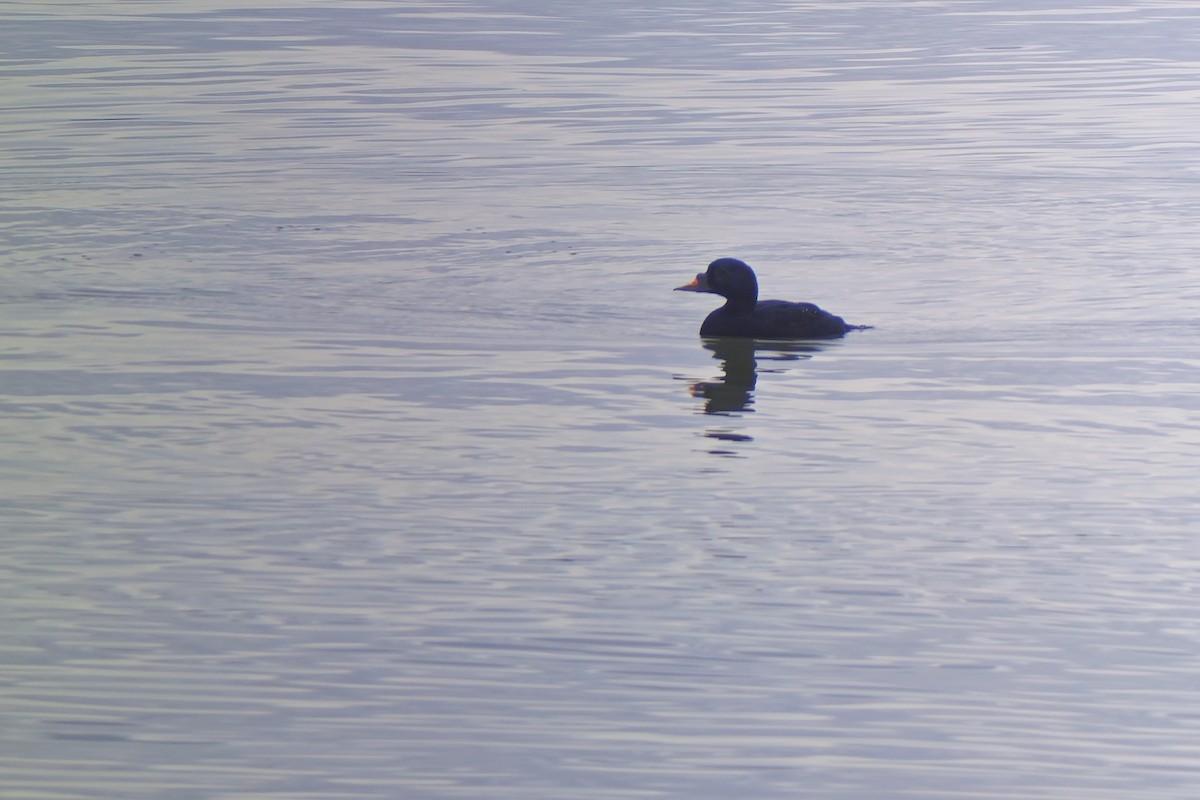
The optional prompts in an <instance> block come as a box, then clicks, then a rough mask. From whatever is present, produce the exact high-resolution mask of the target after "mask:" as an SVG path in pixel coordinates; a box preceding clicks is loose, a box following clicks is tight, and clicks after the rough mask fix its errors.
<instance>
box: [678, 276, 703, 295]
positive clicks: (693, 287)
mask: <svg viewBox="0 0 1200 800" xmlns="http://www.w3.org/2000/svg"><path fill="white" fill-rule="evenodd" d="M675 291H677V292H707V291H710V289H709V288H708V276H707V275H705V274H704V273H703V272H701V273H700V274H699V275H697V276H696V277H695V279H694V280H693V281H692V282H691V283H685V284H684V285H683V286H676V287H675Z"/></svg>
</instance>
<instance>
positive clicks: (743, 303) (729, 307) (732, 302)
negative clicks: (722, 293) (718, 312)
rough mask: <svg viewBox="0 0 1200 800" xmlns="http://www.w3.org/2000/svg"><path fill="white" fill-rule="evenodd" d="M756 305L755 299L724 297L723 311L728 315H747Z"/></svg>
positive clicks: (756, 299)
mask: <svg viewBox="0 0 1200 800" xmlns="http://www.w3.org/2000/svg"><path fill="white" fill-rule="evenodd" d="M757 305H758V298H757V297H726V298H725V310H726V311H727V312H729V313H730V314H749V313H750V312H752V311H754V307H755V306H757Z"/></svg>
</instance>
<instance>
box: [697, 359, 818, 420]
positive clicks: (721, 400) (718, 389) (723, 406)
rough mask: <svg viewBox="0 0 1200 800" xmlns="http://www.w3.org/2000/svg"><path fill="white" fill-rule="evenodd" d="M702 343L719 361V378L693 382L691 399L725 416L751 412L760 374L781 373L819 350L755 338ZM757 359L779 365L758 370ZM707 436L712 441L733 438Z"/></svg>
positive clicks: (709, 410) (711, 411)
mask: <svg viewBox="0 0 1200 800" xmlns="http://www.w3.org/2000/svg"><path fill="white" fill-rule="evenodd" d="M703 344H704V349H706V350H709V351H711V352H712V354H713V358H715V359H717V360H718V361H720V362H721V377H720V378H718V379H716V380H711V381H700V382H699V383H693V384H692V387H691V391H692V396H693V397H701V398H704V413H705V414H725V415H729V414H738V413H750V412H753V411H754V409H753V408H752V406H753V405H754V387H755V386H756V385H757V384H758V375H759V373H760V372H763V373H771V372H784V371H786V370H787V369H788V367H789V366H790V365H789V364H788V363H787V362H794V361H802V360H806V359H809V358H812V355H813V353H816V352H819V351H820V350H821V349H822V346H821V345H818V344H813V343H811V342H805V343H801V342H770V343H768V342H762V341H755V340H754V339H705V340H704V342H703ZM760 360H762V361H769V362H774V363H775V364H777V365H778V366H771V367H765V368H762V369H761V370H760V368H759V366H758V362H759V361H760ZM709 435H710V436H712V437H713V438H732V437H734V436H735V434H724V435H717V434H716V433H710V434H709ZM736 438H737V440H738V441H744V440H748V439H749V438H750V437H748V436H743V435H740V434H738V435H736Z"/></svg>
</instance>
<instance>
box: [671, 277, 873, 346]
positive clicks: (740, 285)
mask: <svg viewBox="0 0 1200 800" xmlns="http://www.w3.org/2000/svg"><path fill="white" fill-rule="evenodd" d="M676 291H681V292H709V293H711V294H718V295H721V296H722V297H724V298H725V305H723V306H721V307H720V308H718V309H717V310H715V311H713V312H712V313H711V314H709V315H708V318H707V319H705V320H704V324H703V325H701V326H700V335H701V336H705V337H726V336H728V337H739V338H746V339H836V338H839V337H841V336H845V335H846V333H847V332H849V331H853V330H862V329H864V328H867V327H870V326H867V325H849V324H847V323H846V321H845V320H844V319H842V318H841V317H839V316H837V315H836V314H831V313H829V312H828V311H825V310H824V309H822V308H820V307H818V306H815V305H813V304H812V303H791V302H788V301H786V300H759V299H758V279H757V278H756V277H755V276H754V270H752V269H750V267H749V265H747V264H746V263H745V262H744V261H739V260H738V259H736V258H718V259H717V260H716V261H714V262H712V263H711V264H709V265H708V270H707V271H706V272H701V273H700V274H698V275H697V276H696V279H695V280H694V281H692V282H691V283H689V284H687V285H685V286H680V287H677V289H676Z"/></svg>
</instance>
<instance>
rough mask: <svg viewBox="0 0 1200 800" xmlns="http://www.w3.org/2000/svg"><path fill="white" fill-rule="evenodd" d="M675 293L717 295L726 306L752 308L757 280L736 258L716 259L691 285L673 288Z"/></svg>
mask: <svg viewBox="0 0 1200 800" xmlns="http://www.w3.org/2000/svg"><path fill="white" fill-rule="evenodd" d="M675 291H677V292H710V293H712V294H719V295H721V296H722V297H724V298H725V300H726V305H727V306H738V307H742V306H745V307H749V308H750V309H753V308H754V304H755V303H757V302H758V279H757V278H755V277H754V270H752V269H750V267H749V265H747V264H746V262H744V261H739V260H738V259H736V258H718V259H717V260H716V261H714V262H712V263H711V264H709V265H708V270H707V271H706V272H701V273H699V274H698V275H696V279H695V280H694V281H692V282H691V283H688V284H685V285H683V286H677V287H676V288H675Z"/></svg>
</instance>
